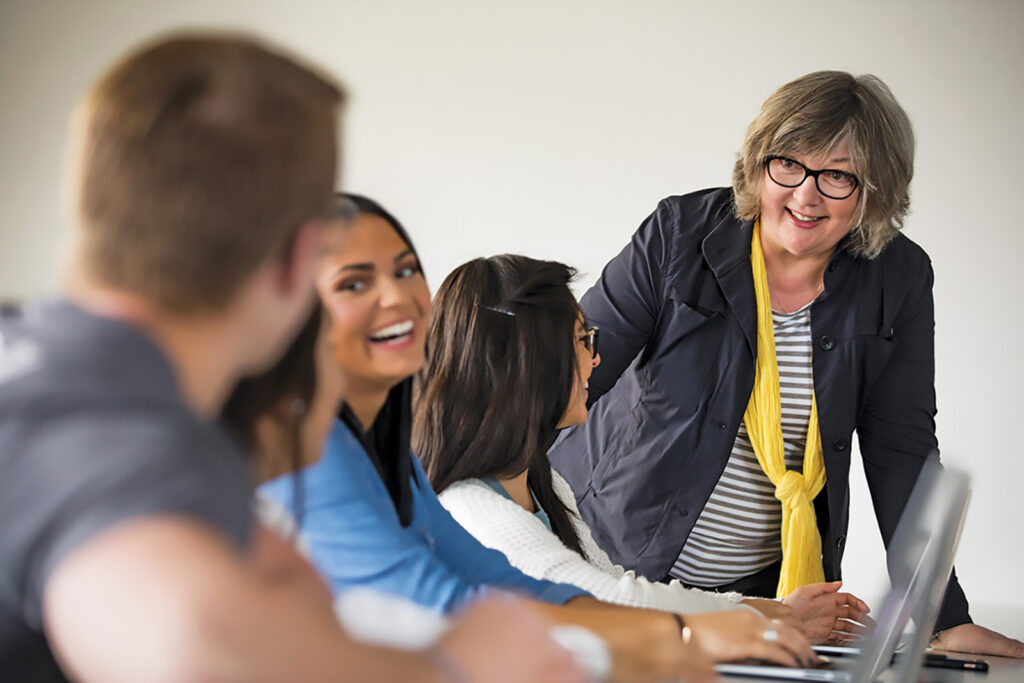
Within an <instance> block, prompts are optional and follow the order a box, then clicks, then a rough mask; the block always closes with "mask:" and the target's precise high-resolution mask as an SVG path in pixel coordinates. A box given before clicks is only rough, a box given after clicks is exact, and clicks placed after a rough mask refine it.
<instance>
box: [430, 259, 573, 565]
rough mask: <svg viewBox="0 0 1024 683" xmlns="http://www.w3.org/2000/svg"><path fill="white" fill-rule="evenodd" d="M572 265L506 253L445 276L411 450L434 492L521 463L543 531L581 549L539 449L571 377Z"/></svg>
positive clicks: (568, 392) (550, 438) (545, 444)
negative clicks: (546, 524) (543, 518)
mask: <svg viewBox="0 0 1024 683" xmlns="http://www.w3.org/2000/svg"><path fill="white" fill-rule="evenodd" d="M574 275H575V271H574V270H573V269H572V268H570V267H569V266H566V265H564V264H561V263H556V262H554V261H538V260H536V259H532V258H528V257H526V256H514V255H508V254H506V255H502V256H493V257H491V258H487V259H475V260H473V261H470V262H469V263H466V264H464V265H462V266H459V267H458V268H456V269H455V270H454V271H453V272H452V273H451V274H450V275H449V276H448V277H447V278H446V279H445V281H444V282H443V283H442V284H441V287H440V288H439V289H438V290H437V294H436V295H435V297H434V303H433V312H432V314H431V318H430V328H429V330H428V332H427V353H426V363H425V364H424V366H423V369H422V371H421V372H420V374H419V375H418V377H417V401H416V411H415V419H414V422H413V450H414V451H415V452H416V453H417V455H419V457H420V460H421V461H422V462H423V467H424V469H425V470H426V473H427V476H428V477H429V478H430V482H431V485H432V486H433V487H434V490H435V491H437V492H438V493H440V492H442V491H444V489H445V488H447V487H448V486H450V485H451V484H453V483H455V482H457V481H461V480H463V479H471V478H483V477H511V476H515V475H517V474H519V473H521V472H523V471H524V470H528V471H529V472H528V474H527V483H528V484H529V487H530V490H531V491H532V492H533V495H535V496H536V497H537V501H538V502H539V503H540V506H541V507H542V508H543V509H544V511H545V512H547V514H548V517H549V519H550V521H551V529H552V531H554V533H555V534H556V535H557V536H558V538H559V539H560V540H561V541H562V542H563V543H565V545H566V546H568V547H569V548H571V549H573V550H575V551H576V552H578V553H580V555H584V553H583V550H582V548H581V546H580V540H579V537H578V536H577V535H576V531H575V529H574V528H573V525H572V520H571V519H570V516H569V514H570V513H569V511H568V510H567V509H566V507H565V505H564V504H563V503H562V502H561V500H560V499H559V498H558V496H557V495H556V493H555V491H554V488H553V486H552V483H551V463H550V462H549V461H548V456H547V451H548V448H549V447H550V446H551V444H552V443H554V440H555V437H556V436H557V434H558V427H557V425H558V424H559V422H561V420H562V417H563V416H564V415H565V411H566V409H567V407H568V405H569V400H570V398H571V397H572V387H573V385H574V383H575V382H576V381H578V372H579V371H578V368H577V361H576V358H577V356H576V339H575V334H574V332H575V326H576V321H577V319H578V317H579V315H580V310H579V306H578V305H577V303H576V300H575V298H574V297H573V295H572V291H571V290H570V289H569V282H570V281H571V280H572V278H573V276H574Z"/></svg>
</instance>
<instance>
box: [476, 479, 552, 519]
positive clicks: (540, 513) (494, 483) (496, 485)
mask: <svg viewBox="0 0 1024 683" xmlns="http://www.w3.org/2000/svg"><path fill="white" fill-rule="evenodd" d="M480 481H482V482H483V483H485V484H487V485H488V486H490V487H491V488H492V489H494V492H495V493H497V494H498V495H500V496H502V497H503V498H508V499H509V500H511V501H512V502H513V503H515V499H514V498H512V496H510V495H508V491H506V490H505V487H504V486H502V485H501V482H500V481H498V480H497V479H495V478H493V477H485V478H484V479H481V480H480ZM530 498H532V499H533V507H534V508H536V510H537V511H536V512H534V513H533V516H534V517H536V518H537V519H539V520H540V522H541V524H543V525H544V526H546V527H547V528H548V531H550V532H551V533H555V532H554V530H553V529H552V528H551V518H550V517H548V513H546V512H544V508H542V507H541V506H540V502H539V501H538V500H537V496H535V495H533V489H530ZM516 505H518V503H516Z"/></svg>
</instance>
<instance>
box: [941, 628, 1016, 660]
mask: <svg viewBox="0 0 1024 683" xmlns="http://www.w3.org/2000/svg"><path fill="white" fill-rule="evenodd" d="M931 647H932V648H933V649H936V650H951V651H953V652H969V653H971V654H976V655H998V656H1000V657H1017V658H1024V643H1022V642H1021V641H1019V640H1015V639H1014V638H1007V637H1006V636H1004V635H1003V634H1001V633H996V632H995V631H993V630H991V629H987V628H985V627H984V626H978V625H977V624H960V625H959V626H954V627H953V628H947V629H946V630H945V631H942V632H941V633H939V634H938V635H937V636H936V637H935V638H933V639H932V642H931Z"/></svg>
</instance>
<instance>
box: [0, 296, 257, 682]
mask: <svg viewBox="0 0 1024 683" xmlns="http://www.w3.org/2000/svg"><path fill="white" fill-rule="evenodd" d="M250 499H251V492H250V489H249V482H248V476H247V463H246V457H245V453H244V451H243V450H242V449H241V447H240V446H239V445H238V444H237V443H236V442H235V441H234V440H233V439H232V438H231V437H230V436H229V435H228V433H227V432H226V431H225V430H224V429H223V428H222V427H220V426H218V425H217V424H215V423H213V422H210V421H207V420H205V419H203V418H201V417H199V416H198V415H196V414H195V413H193V412H192V411H191V410H190V409H189V408H188V406H186V405H185V403H184V401H183V400H182V397H181V394H180V393H179V391H178V387H177V384H176V381H175V377H174V374H173V371H172V369H171V366H170V365H169V364H168V361H167V359H166V358H165V357H164V355H163V354H162V353H161V351H160V350H159V349H158V348H157V347H156V345H155V344H154V343H153V342H152V341H150V340H149V339H148V338H147V337H146V336H145V335H144V334H143V333H142V332H141V331H140V330H138V329H136V328H135V327H133V326H130V325H127V324H125V323H122V322H119V321H116V320H113V319H109V318H102V317H98V316H94V315H92V314H89V313H87V312H85V311H83V310H82V309H80V308H78V307H76V306H74V305H73V304H70V303H68V302H64V301H57V302H52V303H48V304H43V305H40V306H38V307H35V308H31V309H28V310H26V311H25V312H24V313H23V314H18V313H14V312H10V311H6V312H4V313H2V314H0V520H2V521H0V524H2V525H3V527H2V529H3V530H2V532H0V678H2V679H4V680H16V681H63V680H65V678H64V676H63V675H62V674H61V673H60V670H59V669H58V667H57V665H56V663H55V662H54V660H53V656H52V654H51V652H50V648H49V645H48V643H47V641H46V636H45V633H44V631H43V624H42V597H43V590H44V587H45V585H46V581H47V578H48V577H49V575H50V573H51V571H52V570H53V568H54V567H55V566H57V564H58V563H59V562H60V561H61V560H62V559H63V558H64V557H65V556H66V555H67V554H68V553H69V552H70V551H72V550H74V549H75V548H76V547H78V546H79V545H80V544H82V543H84V542H85V541H87V540H89V539H90V538H92V537H94V536H96V535H97V534H99V533H101V532H103V531H105V530H107V529H110V528H111V527H112V526H114V525H116V524H118V523H120V522H124V521H127V520H130V519H137V518H140V517H146V516H154V515H161V516H163V515H174V516H185V517H189V518H191V519H195V520H200V521H202V522H205V523H206V524H208V525H209V526H210V527H211V528H214V529H216V530H218V531H219V532H221V533H222V534H223V535H224V536H225V537H226V538H228V539H229V540H230V541H231V542H232V543H233V544H235V545H236V546H237V547H239V548H240V549H241V548H244V547H245V546H246V545H247V544H248V541H249V533H250V525H251V521H252V512H251V507H250Z"/></svg>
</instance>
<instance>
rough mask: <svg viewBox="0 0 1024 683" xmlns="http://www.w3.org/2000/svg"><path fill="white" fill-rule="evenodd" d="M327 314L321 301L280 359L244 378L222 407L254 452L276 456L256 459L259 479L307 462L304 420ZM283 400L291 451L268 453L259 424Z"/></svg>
mask: <svg viewBox="0 0 1024 683" xmlns="http://www.w3.org/2000/svg"><path fill="white" fill-rule="evenodd" d="M322 318H323V314H322V308H321V307H320V305H317V306H316V307H315V308H314V309H313V312H312V313H311V314H310V316H309V319H308V320H307V321H306V323H305V324H304V325H303V326H302V329H300V330H299V333H298V335H297V336H296V337H295V339H294V341H292V343H291V345H290V346H289V347H288V349H287V350H286V351H285V352H284V355H283V356H281V358H280V360H278V361H277V363H276V364H275V365H274V366H273V367H272V368H270V369H269V370H267V371H265V372H263V373H261V374H259V375H257V376H255V377H249V378H246V379H244V380H242V381H241V382H239V383H238V385H237V386H236V387H235V389H234V391H232V392H231V395H230V396H229V397H228V400H227V401H226V402H225V404H224V408H223V409H222V410H221V419H222V421H223V422H224V424H225V425H226V426H227V427H228V429H230V430H231V432H232V433H233V434H234V435H235V437H236V438H238V439H239V441H241V442H242V444H243V445H244V446H245V447H246V448H247V449H248V451H249V453H251V454H254V455H256V456H257V457H262V458H264V459H267V458H269V459H271V460H272V461H270V462H267V461H260V460H256V461H254V462H253V467H252V469H253V472H254V474H255V475H256V478H257V479H259V480H265V479H268V478H270V477H273V476H277V475H280V474H284V473H287V472H297V471H298V470H300V469H302V467H303V465H304V455H305V454H304V453H303V452H302V421H303V420H304V419H305V415H306V410H307V409H308V408H309V407H310V405H311V404H312V403H313V398H314V395H315V394H316V345H317V339H318V337H319V334H320V326H321V321H322ZM284 402H287V403H288V407H289V408H290V410H288V411H285V412H284V413H283V414H285V415H287V416H288V418H289V423H288V424H287V425H286V429H288V431H289V441H290V449H289V451H290V452H289V453H282V454H266V453H263V452H262V451H261V449H260V448H259V445H258V444H257V442H256V423H257V421H258V420H259V419H260V418H262V417H264V416H266V415H269V414H271V413H273V412H274V411H277V410H279V409H280V408H281V406H282V403H284ZM260 473H267V474H265V475H263V476H260ZM296 480H298V478H297V477H296Z"/></svg>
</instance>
